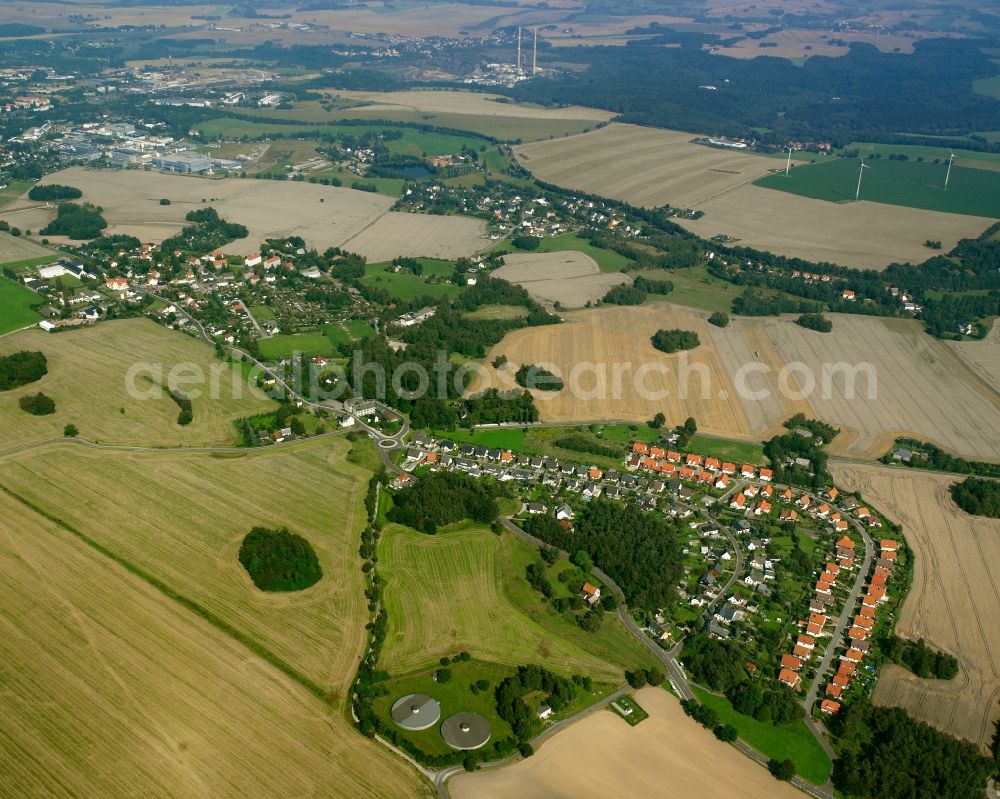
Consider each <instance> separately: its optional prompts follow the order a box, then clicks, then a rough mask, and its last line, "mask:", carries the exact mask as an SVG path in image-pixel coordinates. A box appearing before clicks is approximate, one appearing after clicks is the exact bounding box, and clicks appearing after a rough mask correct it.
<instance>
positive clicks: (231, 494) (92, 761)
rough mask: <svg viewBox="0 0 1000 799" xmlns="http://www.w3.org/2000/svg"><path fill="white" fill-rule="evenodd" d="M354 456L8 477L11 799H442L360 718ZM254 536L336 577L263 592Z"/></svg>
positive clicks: (120, 457)
mask: <svg viewBox="0 0 1000 799" xmlns="http://www.w3.org/2000/svg"><path fill="white" fill-rule="evenodd" d="M346 450H347V444H346V442H344V441H342V440H337V441H330V440H324V441H315V442H308V443H307V444H304V445H297V446H296V447H293V448H289V449H284V450H280V451H277V450H271V451H267V452H257V453H253V454H247V455H243V456H240V457H232V458H221V457H212V456H209V455H205V454H196V453H183V452H171V453H163V454H160V453H154V454H135V453H114V452H108V451H104V452H95V451H90V450H81V449H79V448H76V447H72V446H70V445H65V444H64V445H58V446H50V447H48V448H45V449H40V450H34V451H32V452H30V453H21V454H18V455H13V456H8V457H6V458H4V459H2V460H0V487H2V491H0V520H2V523H0V529H2V530H3V534H2V536H0V552H2V557H3V559H4V562H5V563H6V564H7V566H8V568H7V569H6V571H5V578H6V579H5V581H4V585H3V588H2V589H0V593H2V595H3V605H4V608H5V609H6V613H5V614H4V619H5V622H4V630H5V638H7V639H8V641H9V642H11V643H13V642H16V643H14V645H13V646H10V647H7V648H6V649H7V657H6V659H5V666H4V667H2V670H3V672H4V674H5V681H4V682H5V690H4V692H3V697H2V698H0V706H2V707H3V709H4V712H3V713H2V714H0V752H3V753H4V762H5V768H4V769H3V774H2V776H0V785H3V786H5V788H9V790H4V791H3V792H4V793H5V795H22V796H23V795H31V794H44V795H50V796H78V795H101V796H123V797H124V796H134V795H137V794H138V793H145V794H150V795H162V796H179V797H187V796H191V797H195V796H207V795H211V796H232V797H238V796H239V797H243V796H248V797H252V796H273V795H276V794H288V793H293V794H295V795H316V796H336V797H345V798H346V797H354V796H366V797H381V796H387V795H392V796H397V795H398V796H420V795H427V791H426V790H425V789H424V787H423V786H422V785H421V784H420V782H419V781H418V779H417V777H416V775H415V774H414V773H413V772H412V771H411V770H410V769H409V768H408V767H407V766H406V765H405V764H403V763H402V762H400V761H398V760H396V759H395V758H394V756H392V755H391V754H389V753H387V752H385V751H384V750H382V749H380V748H379V747H378V746H376V745H375V744H374V743H371V742H369V741H367V740H366V739H364V738H363V737H361V736H359V735H357V734H355V733H354V732H353V731H351V730H350V728H349V726H348V723H347V721H346V719H345V716H344V714H343V705H344V702H345V701H346V695H347V687H348V685H349V682H350V680H351V678H352V676H353V673H354V669H355V667H356V663H357V659H358V657H359V656H360V653H361V651H362V649H363V647H364V645H365V631H364V623H365V621H366V620H367V615H368V614H367V608H366V602H365V599H364V596H363V593H362V590H363V582H362V577H361V572H360V570H359V569H357V568H356V564H357V556H356V551H357V546H358V541H359V531H360V528H361V525H362V521H363V519H362V517H363V513H362V510H361V507H360V498H361V496H362V495H363V493H364V486H365V481H366V478H367V476H368V472H367V471H364V470H362V469H360V468H358V467H355V466H353V465H351V464H350V463H348V462H346V460H345V455H346ZM55 519H59V520H61V523H60V524H54V523H53V521H51V520H55ZM64 525H65V526H64ZM254 525H264V526H267V527H272V528H273V527H281V526H286V525H287V526H288V527H289V528H290V529H291V530H293V531H294V532H296V533H299V534H301V535H303V536H305V537H306V538H307V539H308V540H309V541H310V542H311V543H312V545H313V547H314V548H315V550H316V552H317V555H318V557H319V560H320V563H321V565H322V568H323V572H324V576H323V579H322V580H321V581H320V582H319V583H318V584H317V585H315V586H313V587H312V588H310V589H308V590H306V591H303V592H300V593H297V594H275V595H266V594H263V593H261V592H259V591H258V590H257V589H256V588H255V587H254V586H253V584H252V583H251V581H250V580H249V578H248V576H247V575H246V573H245V572H244V571H243V569H242V567H241V566H240V565H239V563H238V562H237V559H236V554H237V550H238V548H239V543H240V541H241V540H242V537H243V536H244V535H245V534H246V532H248V531H249V529H250V528H251V527H252V526H254ZM73 531H75V532H73ZM84 537H85V538H86V539H89V541H87V540H84ZM126 564H127V565H126ZM123 565H126V568H123ZM196 609H197V610H196ZM265 653H266V654H265ZM318 691H322V692H323V693H324V694H325V695H326V696H328V697H329V698H330V699H329V703H328V702H325V701H322V700H321V699H319V698H318V697H317V692H318Z"/></svg>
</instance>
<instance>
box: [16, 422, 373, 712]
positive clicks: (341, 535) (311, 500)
mask: <svg viewBox="0 0 1000 799" xmlns="http://www.w3.org/2000/svg"><path fill="white" fill-rule="evenodd" d="M347 450H348V444H347V442H346V441H344V440H343V439H339V438H333V439H328V438H324V439H315V440H313V441H308V442H303V443H302V444H296V445H295V446H290V447H282V448H278V449H271V448H268V449H267V450H263V451H253V452H248V453H247V454H243V453H240V452H237V453H232V454H225V455H210V454H205V453H192V452H183V451H171V452H164V453H155V452H153V453H138V452H116V451H108V450H105V451H100V450H94V449H89V448H85V447H82V446H74V445H72V444H59V445H51V446H49V447H45V448H40V449H34V450H30V451H27V452H22V453H18V454H15V455H10V456H8V457H6V458H4V459H2V460H0V486H3V487H4V488H5V489H6V490H8V491H10V492H12V493H13V494H16V495H17V496H19V497H22V498H23V499H24V500H26V501H27V502H29V503H31V504H32V505H34V506H36V507H38V508H39V509H40V510H41V511H43V512H44V513H46V514H49V515H51V516H53V517H55V518H59V519H62V520H63V521H65V522H66V523H67V524H69V525H71V526H72V527H74V528H75V529H77V530H78V531H80V532H81V533H82V534H84V535H86V536H88V537H90V538H91V539H93V540H94V541H95V542H96V543H97V544H99V545H101V546H103V547H105V548H107V549H108V550H110V551H111V552H113V553H114V555H115V556H116V557H118V558H122V559H124V560H127V561H129V562H130V563H133V564H135V566H136V567H138V568H140V569H143V570H144V571H146V572H148V573H149V574H151V575H152V576H153V577H155V578H156V579H158V580H160V581H162V582H163V583H164V584H166V585H167V586H169V587H170V589H172V590H173V591H175V592H177V593H178V594H180V595H182V596H184V597H186V598H188V599H189V600H191V601H192V602H195V603H197V604H198V605H200V606H202V607H203V608H206V609H207V610H208V611H210V612H211V613H213V614H214V615H215V616H217V617H218V618H220V619H221V620H222V621H223V622H225V623H226V624H228V625H229V626H230V627H232V628H234V629H236V630H239V631H240V632H241V633H242V634H244V635H245V636H247V637H248V638H251V639H253V640H254V641H255V642H257V643H258V644H259V645H260V646H262V647H264V648H266V649H268V650H269V651H270V652H272V653H274V655H275V657H277V658H279V659H281V660H283V661H284V662H286V663H287V664H288V665H289V667H290V668H291V669H293V670H294V671H296V672H297V673H298V674H300V675H302V677H303V679H305V680H311V681H312V682H313V683H316V684H318V685H319V686H320V687H321V688H322V690H324V691H327V692H329V693H330V694H331V695H332V696H333V697H335V698H337V699H338V700H342V699H343V697H344V693H345V691H346V689H347V686H348V684H349V682H350V680H351V678H352V677H353V674H354V668H355V665H356V661H357V657H358V655H359V653H360V651H361V647H362V644H363V639H364V624H365V622H366V621H367V616H368V611H367V605H366V602H365V599H364V596H363V594H362V592H363V588H364V586H363V583H362V574H361V570H360V568H358V567H357V566H356V563H357V548H358V542H359V541H360V530H361V526H362V522H363V518H362V517H363V509H362V508H361V498H362V497H363V495H364V491H365V486H366V483H367V477H368V474H369V473H368V472H367V471H364V470H362V469H360V468H358V467H356V466H354V465H353V464H351V463H349V462H348V461H347V460H346V454H347ZM254 526H264V527H268V528H281V527H287V528H288V529H289V530H290V531H292V532H294V533H297V534H299V535H302V536H303V537H305V538H306V539H308V540H309V541H310V543H311V544H312V545H313V548H314V549H315V550H316V553H317V555H318V556H319V561H320V564H321V566H322V568H323V579H322V580H320V582H319V583H317V584H316V585H315V586H313V587H311V588H309V589H307V590H305V591H300V592H296V593H292V594H267V593H264V592H261V591H259V590H258V589H257V588H256V587H254V585H253V583H252V582H251V580H250V578H249V576H248V575H247V574H246V572H245V570H244V569H243V567H242V566H241V565H240V564H239V562H238V560H237V553H238V551H239V547H240V543H241V542H242V540H243V537H244V536H245V535H246V534H247V533H248V532H250V530H251V528H253V527H254Z"/></svg>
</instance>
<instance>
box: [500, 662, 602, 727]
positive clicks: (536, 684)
mask: <svg viewBox="0 0 1000 799" xmlns="http://www.w3.org/2000/svg"><path fill="white" fill-rule="evenodd" d="M583 679H584V678H582V677H574V679H573V680H568V679H566V678H565V677H560V676H559V675H558V674H553V673H552V672H551V671H548V670H547V669H544V668H542V667H541V666H535V665H530V666H518V668H517V674H515V675H512V676H510V677H506V678H505V679H504V680H502V681H501V682H500V684H499V685H497V687H496V692H495V696H496V702H497V715H498V716H499V717H500V718H502V719H503V720H504V721H506V722H507V723H508V724H510V726H511V729H512V730H513V731H514V737H515V738H516V739H517V740H518V741H527V740H529V739H531V738H532V736H533V735H534V733H535V730H536V729H537V727H538V720H537V719H536V717H535V714H534V713H532V712H531V709H530V708H529V707H528V705H527V704H526V703H525V701H524V697H526V696H527V695H528V694H530V693H532V692H535V691H539V692H541V693H543V694H545V699H544V700H542V701H543V703H544V704H546V705H548V706H549V707H551V708H552V710H553V711H555V712H558V711H560V710H562V709H563V708H564V707H566V706H567V705H568V704H570V703H571V702H572V701H573V700H574V699H575V698H576V690H577V685H578V684H580V683H581V682H582V680H583Z"/></svg>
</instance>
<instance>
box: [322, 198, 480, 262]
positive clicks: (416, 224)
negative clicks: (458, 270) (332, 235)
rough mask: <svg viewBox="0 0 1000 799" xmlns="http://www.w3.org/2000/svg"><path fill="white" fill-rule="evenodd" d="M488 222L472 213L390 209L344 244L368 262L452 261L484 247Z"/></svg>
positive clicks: (472, 253)
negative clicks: (433, 213) (400, 258)
mask: <svg viewBox="0 0 1000 799" xmlns="http://www.w3.org/2000/svg"><path fill="white" fill-rule="evenodd" d="M485 234H486V223H485V222H483V220H481V219H475V218H473V217H471V216H456V215H449V216H431V215H429V214H409V213H401V212H398V211H391V212H389V213H387V214H385V215H384V216H381V217H379V218H378V219H377V220H375V221H374V222H373V223H371V224H370V225H368V226H367V227H365V229H364V230H362V231H361V232H359V233H358V234H356V235H354V236H352V237H351V238H349V239H347V240H346V241H345V242H343V244H342V245H341V246H343V247H344V249H347V250H350V251H351V252H356V253H360V254H361V255H363V256H365V258H367V259H368V262H369V263H379V262H383V261H391V260H392V259H393V258H395V257H397V256H399V255H404V256H411V257H416V256H425V257H427V258H444V259H447V260H452V259H454V258H461V257H463V256H469V255H474V254H475V253H477V252H478V251H479V250H481V249H483V248H484V247H485V246H486V245H487V244H489V241H488V240H484V238H483V237H484V236H485Z"/></svg>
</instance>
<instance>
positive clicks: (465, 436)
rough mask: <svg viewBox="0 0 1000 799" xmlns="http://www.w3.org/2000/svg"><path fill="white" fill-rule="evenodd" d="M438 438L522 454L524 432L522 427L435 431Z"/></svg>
mask: <svg viewBox="0 0 1000 799" xmlns="http://www.w3.org/2000/svg"><path fill="white" fill-rule="evenodd" d="M432 432H433V435H435V436H437V437H438V438H449V439H451V440H452V441H457V442H458V443H460V444H476V445H479V446H483V447H491V448H492V447H497V448H499V449H509V450H513V451H515V452H522V451H523V449H522V448H523V446H524V430H522V429H521V428H520V427H501V428H497V429H495V430H464V429H459V430H435V431H432Z"/></svg>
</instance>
